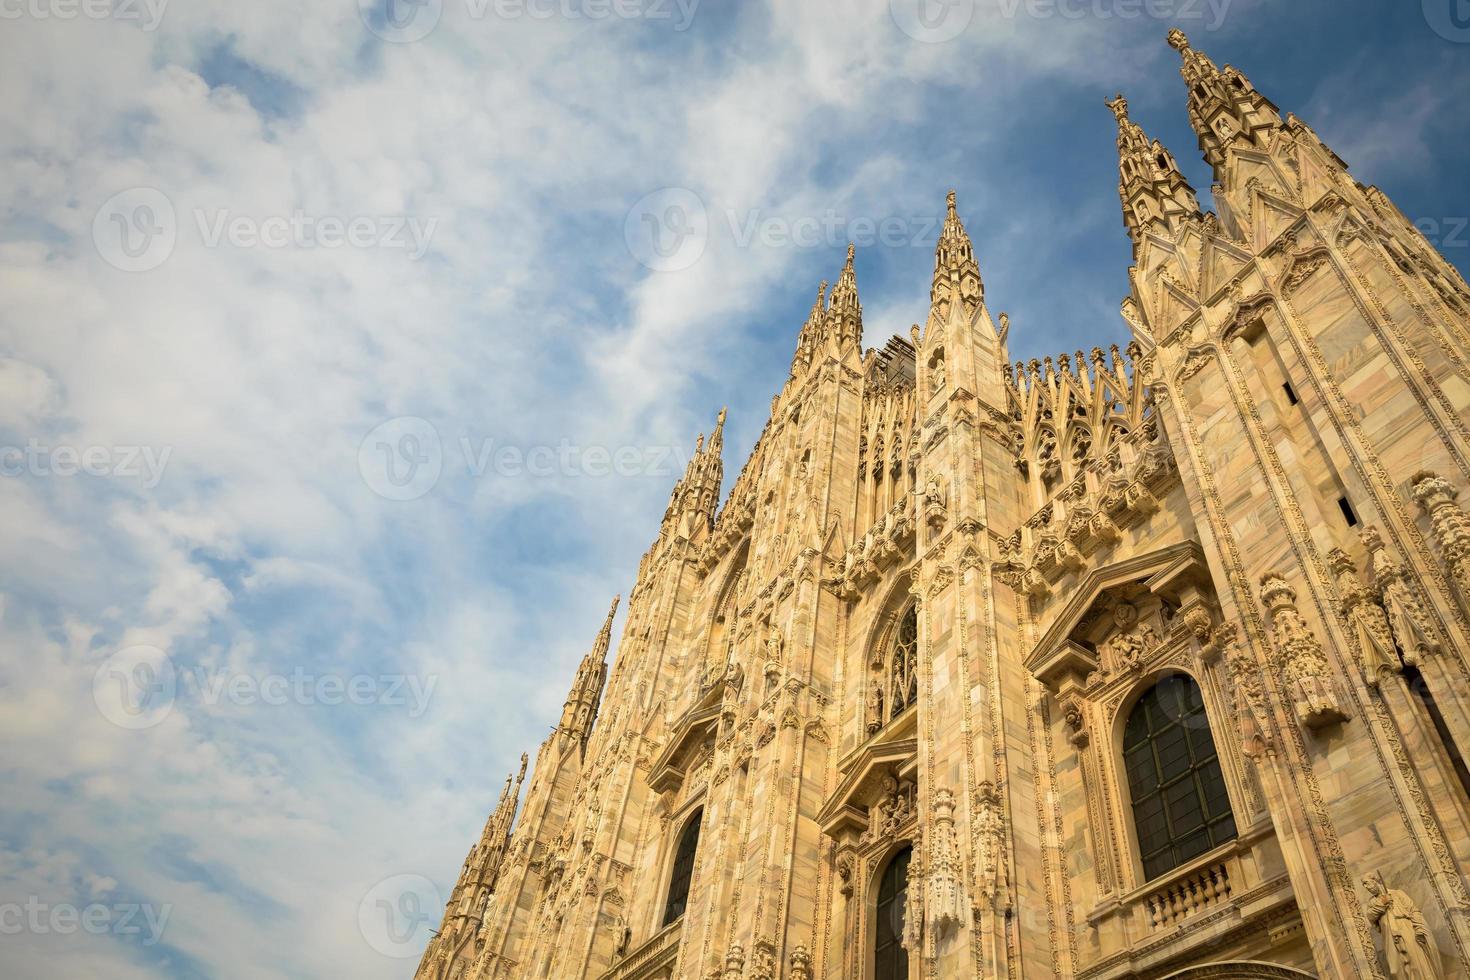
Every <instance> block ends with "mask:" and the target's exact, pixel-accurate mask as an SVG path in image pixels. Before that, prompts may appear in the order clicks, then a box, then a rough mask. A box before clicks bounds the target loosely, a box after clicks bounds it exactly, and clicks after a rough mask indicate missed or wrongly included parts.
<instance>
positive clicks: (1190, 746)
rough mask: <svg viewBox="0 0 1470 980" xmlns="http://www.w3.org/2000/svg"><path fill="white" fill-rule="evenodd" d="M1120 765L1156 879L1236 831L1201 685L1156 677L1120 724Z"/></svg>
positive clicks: (1147, 867) (1148, 869) (1147, 869)
mask: <svg viewBox="0 0 1470 980" xmlns="http://www.w3.org/2000/svg"><path fill="white" fill-rule="evenodd" d="M1123 732H1124V734H1123V768H1124V771H1125V774H1126V776H1127V779H1128V787H1129V790H1130V792H1131V794H1132V797H1133V823H1134V828H1135V830H1136V832H1137V834H1138V849H1139V853H1140V855H1141V857H1142V859H1143V868H1144V874H1145V875H1146V876H1147V877H1149V878H1156V877H1158V876H1159V875H1161V874H1164V873H1165V872H1167V871H1169V870H1171V869H1173V868H1176V867H1178V866H1179V865H1181V864H1183V863H1185V862H1186V861H1188V860H1190V859H1191V858H1194V857H1197V856H1199V855H1200V854H1203V853H1204V852H1205V851H1208V850H1209V849H1210V848H1212V847H1215V846H1217V845H1219V844H1222V843H1224V842H1225V841H1228V840H1230V839H1232V838H1233V837H1234V836H1235V817H1234V815H1233V814H1232V813H1231V810H1230V798H1229V795H1228V794H1227V792H1226V790H1225V780H1224V778H1223V776H1222V775H1221V772H1220V762H1219V759H1218V758H1217V757H1216V750H1215V742H1214V739H1213V738H1211V736H1210V729H1209V725H1208V719H1207V717H1206V715H1205V711H1204V699H1203V696H1202V695H1201V693H1200V690H1199V686H1198V685H1197V684H1195V683H1194V681H1193V680H1192V679H1190V678H1189V677H1186V676H1184V675H1177V676H1174V677H1168V678H1165V679H1163V680H1161V681H1160V682H1159V683H1158V684H1157V685H1155V686H1154V687H1153V688H1152V689H1151V690H1149V691H1148V692H1147V693H1146V694H1144V696H1143V697H1142V698H1140V699H1139V701H1138V704H1137V705H1135V706H1134V708H1133V712H1132V714H1130V715H1129V717H1128V721H1127V723H1126V724H1125V725H1124V729H1123Z"/></svg>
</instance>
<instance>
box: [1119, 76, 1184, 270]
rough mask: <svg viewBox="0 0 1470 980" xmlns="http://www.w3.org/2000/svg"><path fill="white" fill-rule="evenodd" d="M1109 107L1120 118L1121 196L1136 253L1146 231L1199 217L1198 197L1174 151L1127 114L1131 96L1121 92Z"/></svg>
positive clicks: (1169, 226) (1175, 224) (1173, 227)
mask: <svg viewBox="0 0 1470 980" xmlns="http://www.w3.org/2000/svg"><path fill="white" fill-rule="evenodd" d="M1108 108H1109V109H1112V110H1113V115H1114V116H1116V117H1117V119H1118V173H1119V178H1118V197H1119V198H1120V199H1121V200H1122V202H1123V223H1124V224H1125V225H1127V226H1128V236H1129V237H1130V238H1132V239H1133V247H1134V251H1135V257H1136V255H1137V249H1138V246H1139V245H1140V244H1141V243H1142V241H1143V234H1144V232H1145V231H1147V230H1149V229H1155V230H1159V231H1165V232H1167V231H1172V230H1174V229H1175V228H1176V227H1177V222H1178V220H1179V219H1181V218H1183V219H1188V218H1197V217H1200V211H1199V199H1198V198H1197V197H1195V193H1194V188H1192V187H1190V186H1189V182H1188V181H1187V180H1185V179H1184V175H1183V174H1182V173H1180V172H1179V164H1178V163H1177V162H1176V161H1175V159H1174V155H1173V154H1171V153H1170V152H1169V151H1168V149H1167V148H1165V146H1164V144H1162V143H1160V142H1159V141H1158V140H1151V139H1149V137H1148V134H1147V133H1145V132H1144V131H1143V127H1141V126H1139V125H1138V123H1136V122H1134V121H1133V120H1132V119H1130V118H1128V100H1127V99H1125V98H1123V96H1122V95H1118V96H1117V97H1116V98H1114V99H1112V100H1111V101H1109V102H1108Z"/></svg>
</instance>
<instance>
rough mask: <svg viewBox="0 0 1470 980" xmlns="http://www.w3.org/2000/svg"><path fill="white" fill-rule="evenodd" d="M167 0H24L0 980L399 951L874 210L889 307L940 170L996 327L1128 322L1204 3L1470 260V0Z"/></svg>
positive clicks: (236, 970)
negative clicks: (667, 248)
mask: <svg viewBox="0 0 1470 980" xmlns="http://www.w3.org/2000/svg"><path fill="white" fill-rule="evenodd" d="M163 2H164V0H148V2H145V0H115V2H113V0H108V2H103V0H89V6H87V7H86V8H82V7H80V6H77V5H75V4H72V3H70V2H69V0H3V2H0V91H3V92H4V93H5V98H4V99H0V159H3V164H4V173H5V179H4V181H3V182H0V216H3V217H0V468H3V475H0V514H3V515H4V516H3V518H0V602H3V605H0V746H3V748H0V799H3V800H4V806H3V807H0V973H4V974H5V975H6V976H8V977H43V976H45V977H106V978H109V980H127V978H132V977H156V976H164V977H174V978H185V977H250V978H256V977H260V978H265V977H347V976H350V977H363V978H376V977H406V976H408V975H410V974H411V973H412V971H413V969H414V966H415V964H416V960H417V957H418V955H419V953H420V952H421V950H422V948H423V945H424V943H425V941H426V940H427V937H428V929H429V928H430V927H431V926H432V925H436V924H437V922H438V917H439V914H440V911H441V909H440V905H441V903H442V901H443V900H444V899H445V898H447V895H448V891H449V889H450V888H451V887H452V885H453V882H454V878H455V875H456V873H457V872H458V870H459V867H460V864H461V862H462V860H463V858H464V855H465V852H466V850H467V849H468V847H469V846H470V844H471V843H472V841H473V840H474V838H475V836H476V835H477V834H478V833H479V831H480V828H481V826H482V823H483V821H484V818H485V815H486V814H487V813H488V811H489V810H490V808H491V807H492V806H493V803H494V800H495V798H496V796H497V795H498V793H499V790H500V786H501V782H502V780H503V778H504V776H505V774H506V773H507V772H509V771H511V770H513V769H514V767H515V765H516V761H517V758H518V757H519V755H520V753H521V752H522V751H531V752H532V753H533V754H534V751H535V748H536V746H537V745H538V744H539V742H540V740H541V739H542V738H544V737H545V735H546V734H547V732H548V730H549V727H550V726H551V725H552V724H553V723H554V722H555V721H556V720H557V717H558V715H559V712H560V707H561V702H562V700H563V698H564V697H565V693H566V688H567V685H568V684H569V683H570V680H571V677H572V674H573V672H574V670H575V666H576V663H577V661H578V660H579V659H580V657H581V656H582V655H583V654H584V653H585V652H586V650H587V648H588V647H589V646H590V644H591V643H592V641H593V638H594V636H595V635H596V633H597V630H598V627H599V626H600V624H601V621H602V617H603V614H604V611H605V609H606V607H607V603H608V601H609V599H610V598H611V596H612V595H613V594H614V593H618V592H623V593H625V594H626V592H627V591H628V589H629V587H630V586H631V584H632V580H633V576H634V573H635V571H636V569H637V562H638V559H639V557H640V555H641V554H642V553H643V551H644V549H645V548H647V546H648V545H649V543H650V542H651V541H652V539H653V537H654V536H655V534H656V532H657V527H658V521H659V518H660V517H661V516H662V513H663V509H664V506H665V504H666V502H667V497H668V492H669V489H670V488H671V486H672V485H673V482H674V480H675V479H676V478H677V476H678V475H679V473H680V472H681V471H682V467H683V463H684V461H685V460H686V459H687V457H688V454H689V452H690V450H691V449H692V447H693V443H694V439H695V436H696V435H697V434H698V433H699V432H701V431H708V429H709V427H710V425H711V424H712V421H713V417H714V415H715V413H716V411H717V410H718V409H719V408H720V407H721V406H722V405H728V406H729V409H730V421H729V425H728V430H727V433H728V434H727V440H726V448H727V453H728V456H727V459H726V471H727V474H729V478H730V479H733V477H734V475H735V474H736V473H737V472H738V471H739V468H740V465H741V462H742V461H743V458H744V454H745V453H746V452H747V451H748V450H749V448H750V446H751V444H752V443H753V441H754V439H755V437H756V435H757V434H758V433H759V431H760V429H761V427H762V425H763V424H764V422H765V419H766V417H767V414H768V411H769V402H770V398H771V396H772V395H773V394H774V393H775V392H776V391H777V390H779V388H780V386H781V384H782V382H783V381H784V380H785V377H786V375H787V372H788V370H789V365H790V358H791V353H792V350H793V347H794V342H795V337H796V334H797V331H798V328H799V327H800V324H801V322H802V319H803V317H804V316H805V314H806V312H807V310H808V309H809V308H810V306H811V302H812V297H813V295H814V293H815V290H816V286H817V283H818V282H819V281H820V280H822V279H824V278H834V279H835V276H836V274H837V272H838V270H839V268H840V267H841V263H842V259H843V254H844V249H845V245H846V242H847V241H848V240H849V238H851V237H855V238H857V239H858V240H859V246H860V247H859V249H858V253H857V276H858V282H859V289H860V294H861V298H862V301H863V304H864V309H865V318H864V319H865V326H866V343H867V345H868V346H880V345H881V344H882V343H883V342H884V340H885V339H886V338H887V337H888V336H889V335H890V334H892V333H895V332H899V333H907V328H908V325H909V324H910V323H911V322H914V321H918V320H922V319H923V317H924V316H925V313H926V309H925V299H926V294H927V289H928V281H929V276H930V272H931V270H932V262H933V246H934V240H935V238H936V237H937V234H938V221H939V219H940V217H941V216H942V213H943V208H944V195H945V192H946V191H948V190H949V189H951V188H953V189H955V190H956V191H957V192H958V195H959V207H960V211H961V214H962V216H963V217H964V219H965V221H966V223H967V225H968V228H969V231H970V233H971V235H972V237H973V238H974V241H975V250H976V255H977V257H978V259H979V262H980V266H981V270H982V274H983V276H984V279H985V284H986V290H987V300H988V302H989V304H990V307H991V309H992V310H993V311H996V312H999V311H1001V310H1005V311H1009V313H1010V315H1011V322H1012V329H1011V351H1012V355H1013V356H1014V357H1018V358H1030V357H1041V356H1045V355H1047V354H1056V353H1059V352H1062V351H1071V350H1073V349H1075V348H1077V347H1087V348H1090V347H1092V346H1093V345H1096V344H1101V345H1104V346H1105V345H1107V344H1108V343H1121V342H1123V341H1124V340H1125V339H1126V337H1125V334H1124V331H1123V321H1122V320H1121V318H1120V317H1119V315H1118V304H1119V301H1120V300H1121V299H1122V297H1123V296H1124V295H1125V290H1126V285H1127V267H1128V262H1129V256H1130V252H1129V244H1128V240H1127V236H1126V234H1125V233H1124V230H1123V227H1122V223H1121V218H1120V214H1119V206H1118V200H1117V194H1116V187H1117V170H1116V157H1115V150H1114V138H1115V133H1116V129H1115V124H1114V121H1113V118H1112V115H1111V114H1110V113H1109V112H1108V110H1107V109H1106V108H1105V107H1104V105H1103V100H1104V99H1105V98H1107V97H1109V96H1111V95H1112V94H1113V93H1115V92H1117V91H1119V90H1121V91H1123V92H1124V93H1126V94H1127V95H1128V97H1129V99H1130V101H1131V103H1132V106H1133V115H1134V117H1135V118H1136V119H1137V120H1138V121H1139V122H1140V123H1141V124H1142V125H1143V126H1144V127H1145V128H1146V129H1147V130H1148V131H1149V132H1150V134H1151V135H1154V136H1157V137H1159V138H1161V139H1163V140H1164V142H1165V143H1166V144H1167V145H1168V146H1169V147H1170V148H1171V149H1172V150H1173V151H1174V152H1175V154H1176V156H1178V158H1179V160H1180V162H1181V164H1182V165H1183V166H1184V168H1185V170H1186V174H1187V175H1188V176H1189V177H1190V179H1191V180H1192V181H1193V182H1194V184H1195V186H1196V188H1198V189H1199V190H1200V192H1201V197H1202V199H1205V200H1206V201H1207V200H1208V188H1209V183H1210V181H1209V179H1208V175H1207V172H1206V169H1205V168H1204V166H1203V165H1202V163H1201V162H1200V158H1199V154H1198V152H1197V150H1196V143H1195V138H1194V135H1193V133H1192V132H1191V131H1190V129H1189V126H1188V121H1187V118H1186V115H1185V90H1184V86H1183V83H1182V81H1181V80H1180V78H1179V76H1178V71H1177V69H1178V56H1177V54H1175V52H1173V51H1171V50H1170V49H1169V48H1168V47H1167V46H1166V45H1165V43H1164V35H1165V32H1166V31H1167V29H1168V28H1169V27H1171V26H1174V25H1175V24H1176V23H1177V24H1178V25H1179V26H1181V27H1183V28H1184V29H1185V30H1186V31H1187V32H1188V33H1189V34H1190V35H1191V37H1192V39H1193V40H1194V42H1195V44H1196V46H1198V47H1200V48H1202V49H1204V50H1205V51H1207V52H1208V53H1210V54H1211V55H1212V56H1213V57H1214V58H1215V59H1216V60H1217V61H1219V62H1221V63H1225V62H1230V63H1233V64H1235V65H1236V66H1238V67H1240V68H1241V69H1242V70H1244V71H1245V72H1246V73H1247V74H1248V75H1249V76H1250V77H1251V79H1252V81H1253V82H1254V83H1255V84H1256V86H1257V87H1258V88H1259V89H1261V91H1263V92H1264V93H1265V94H1266V95H1267V96H1268V97H1270V98H1271V99H1273V100H1274V101H1275V102H1276V103H1277V104H1278V105H1279V106H1281V108H1282V109H1283V111H1291V112H1295V113H1297V114H1298V115H1299V116H1301V117H1302V118H1303V119H1304V120H1306V121H1307V122H1308V123H1309V124H1311V125H1313V126H1314V127H1315V128H1316V129H1317V131H1318V132H1319V133H1320V134H1321V135H1322V136H1323V137H1324V138H1325V139H1326V140H1327V141H1328V143H1329V144H1330V145H1331V146H1333V147H1334V148H1335V149H1336V150H1337V151H1338V153H1339V154H1340V155H1341V156H1342V157H1343V158H1344V159H1345V160H1347V161H1348V163H1349V164H1350V165H1351V166H1352V168H1353V172H1354V174H1355V175H1356V176H1357V177H1358V178H1359V179H1360V180H1363V181H1365V182H1372V183H1377V184H1379V185H1380V186H1382V187H1383V188H1384V189H1385V190H1386V191H1387V193H1388V194H1389V195H1390V196H1391V197H1392V198H1393V199H1394V200H1395V201H1396V203H1398V204H1399V206H1400V207H1401V208H1402V209H1403V210H1404V211H1405V212H1406V213H1407V214H1409V215H1410V216H1411V217H1414V218H1416V219H1419V220H1421V222H1422V223H1423V226H1424V227H1425V229H1426V231H1428V232H1429V233H1430V234H1431V237H1434V238H1436V239H1437V240H1439V241H1440V242H1441V244H1442V246H1443V248H1444V251H1445V254H1446V255H1447V256H1448V257H1449V258H1450V260H1451V261H1453V262H1454V263H1456V264H1457V265H1458V266H1459V267H1460V268H1461V269H1462V270H1463V269H1466V268H1467V267H1470V230H1467V228H1466V221H1467V219H1466V217H1465V216H1467V215H1470V180H1467V179H1466V174H1467V173H1470V138H1467V129H1466V116H1465V113H1464V106H1465V105H1466V104H1467V96H1470V25H1467V26H1466V27H1465V28H1459V27H1458V26H1457V25H1458V23H1459V21H1456V20H1454V19H1452V17H1451V12H1452V10H1454V9H1455V8H1453V7H1452V6H1451V3H1452V2H1454V3H1460V11H1461V13H1462V14H1463V13H1465V11H1464V10H1463V3H1462V0H1423V4H1422V6H1421V4H1420V2H1418V0H1403V2H1393V3H1388V2H1379V0H1353V2H1349V0H1289V2H1288V0H1276V2H1267V0H1229V2H1227V0H1214V3H1213V5H1212V4H1211V3H1210V2H1208V0H1151V2H1150V3H1149V4H1148V5H1147V6H1146V5H1145V4H1144V3H1143V2H1142V0H1062V3H1061V6H1060V8H1059V7H1058V6H1057V5H1056V4H1052V3H1046V2H1043V0H975V2H973V3H971V2H970V0H950V2H949V4H948V5H947V6H946V5H943V4H939V3H938V2H937V0H936V2H935V3H934V4H933V5H932V6H928V7H927V8H926V13H927V14H928V15H929V19H928V24H930V25H931V26H930V27H924V26H923V25H924V23H925V22H924V21H920V20H918V19H916V13H917V11H916V6H915V5H916V2H917V0H893V2H892V3H890V2H888V0H871V2H859V0H847V2H843V3H840V4H839V3H836V2H832V3H826V2H814V0H786V2H775V0H771V2H763V3H761V2H749V3H730V2H715V0H704V2H701V3H696V4H693V6H691V3H692V0H684V5H683V6H682V7H681V6H680V5H679V4H678V3H676V2H675V0H625V2H624V5H623V6H622V7H621V8H620V9H622V10H624V11H625V12H632V13H635V14H638V16H631V17H626V16H616V15H614V16H604V17H600V18H599V17H593V16H588V15H589V14H595V13H599V12H606V11H608V10H610V9H613V8H612V7H611V5H610V4H609V3H606V2H601V0H554V2H553V0H530V2H529V6H528V5H526V4H522V3H517V2H515V0H422V3H421V4H420V5H419V6H416V7H415V6H407V5H406V0H396V2H397V5H396V6H395V7H393V8H388V7H386V6H385V5H384V4H385V2H386V0H363V2H362V4H356V3H355V2H354V0H323V2H316V3H308V4H296V3H284V2H280V0H259V2H249V3H240V2H230V3H226V2H223V0H172V2H170V3H167V4H166V5H163V6H160V4H163ZM149 3H151V4H152V6H151V7H150V6H149ZM533 13H534V14H536V15H537V16H533ZM548 13H549V14H550V15H549V16H544V15H545V14H548ZM98 14H102V15H104V16H98ZM574 15H575V16H574ZM1461 20H1464V18H1463V17H1462V18H1461ZM905 25H906V26H907V27H908V30H907V31H905V29H904V26H905ZM944 35H953V36H950V37H947V38H946V37H945V36H944ZM829 211H830V213H831V217H827V216H828V212H829ZM293 216H296V217H295V218H294V220H292V219H293ZM812 219H815V220H816V224H815V225H812V224H810V222H811V221H812ZM885 220H886V221H887V223H886V225H883V226H880V227H886V228H887V229H888V233H887V234H886V235H885V236H884V237H885V239H886V240H885V241H877V240H873V239H875V238H876V237H877V236H875V235H874V234H873V229H874V227H875V226H878V223H880V222H884V221H885ZM649 221H652V222H653V223H654V228H656V229H657V230H658V231H659V233H660V235H661V236H663V237H660V238H659V239H657V240H655V239H653V238H651V237H650V226H649V225H648V223H647V222H649ZM334 222H335V226H334ZM804 222H806V223H804ZM863 222H868V223H869V224H864V223H863ZM349 227H350V228H351V229H352V235H351V240H350V241H342V240H341V239H342V238H343V237H344V232H345V230H346V229H347V228H349ZM803 228H805V229H808V230H810V229H812V228H815V229H816V231H817V234H815V236H807V237H803V239H802V240H801V241H799V242H796V243H792V242H790V241H788V240H786V239H785V238H783V232H786V231H790V230H798V231H799V230H801V229H803ZM413 229H417V231H416V232H413V233H411V231H412V230H413ZM682 229H692V230H693V231H694V234H693V235H691V236H686V237H684V238H682V239H673V238H669V237H668V236H670V235H672V234H673V233H674V232H675V231H679V230H682ZM415 235H416V236H417V237H415ZM865 236H866V239H865ZM670 242H673V243H674V244H676V245H678V246H679V247H678V248H676V249H673V250H672V251H671V252H668V253H667V254H664V252H663V251H660V250H659V249H657V248H655V245H657V244H663V245H667V244H669V243H670ZM538 447H541V448H540V449H538ZM589 449H592V450H594V451H592V452H588V450H589ZM602 450H605V451H606V452H607V453H608V454H610V455H611V457H612V461H613V464H614V465H613V467H612V468H613V469H614V470H615V471H616V472H613V473H609V472H608V470H609V464H608V460H607V458H606V457H604V456H602V455H600V451H602ZM385 453H386V454H387V455H384V454H385ZM390 464H391V467H392V468H391V469H390V468H389V467H390ZM728 482H729V480H727V484H728ZM620 621H621V617H620Z"/></svg>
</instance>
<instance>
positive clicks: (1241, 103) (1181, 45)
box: [1169, 27, 1281, 180]
mask: <svg viewBox="0 0 1470 980" xmlns="http://www.w3.org/2000/svg"><path fill="white" fill-rule="evenodd" d="M1169 46H1170V47H1171V48H1173V49H1174V50H1175V51H1178V52H1179V55H1180V57H1181V58H1182V59H1183V64H1182V65H1181V67H1180V69H1179V73H1180V74H1181V75H1183V76H1184V81H1185V84H1186V85H1188V86H1189V122H1190V125H1192V126H1193V127H1194V131H1195V132H1196V133H1197V134H1199V148H1200V151H1201V152H1203V153H1204V156H1205V161H1206V162H1207V163H1209V165H1210V166H1211V167H1212V168H1214V171H1215V179H1216V180H1220V179H1221V178H1222V175H1223V173H1224V165H1225V156H1226V152H1227V151H1228V150H1229V148H1230V147H1231V146H1232V145H1233V144H1234V143H1235V142H1236V141H1238V140H1244V141H1246V142H1247V143H1250V144H1253V145H1255V146H1256V147H1257V148H1258V149H1264V148H1265V147H1266V141H1267V137H1268V136H1269V134H1270V133H1271V131H1273V130H1274V129H1276V128H1277V127H1279V126H1280V125H1281V113H1280V111H1279V110H1277V108H1276V106H1274V105H1272V103H1271V101H1270V100H1269V99H1267V98H1266V97H1265V96H1264V95H1262V94H1261V93H1259V92H1257V91H1256V89H1255V86H1253V85H1251V83H1250V79H1248V78H1246V77H1245V75H1243V74H1241V73H1240V72H1239V71H1237V70H1236V69H1235V68H1233V67H1231V66H1230V65H1226V66H1225V67H1224V68H1220V67H1218V66H1217V65H1216V64H1215V63H1214V62H1213V61H1211V60H1210V57H1209V56H1208V55H1206V54H1205V53H1204V52H1203V51H1196V50H1195V49H1194V48H1193V47H1191V46H1190V43H1189V38H1188V36H1186V35H1185V33H1184V32H1183V31H1181V30H1179V29H1178V28H1177V27H1176V28H1174V29H1173V30H1172V31H1170V32H1169Z"/></svg>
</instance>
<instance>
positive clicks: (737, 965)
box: [724, 943, 745, 980]
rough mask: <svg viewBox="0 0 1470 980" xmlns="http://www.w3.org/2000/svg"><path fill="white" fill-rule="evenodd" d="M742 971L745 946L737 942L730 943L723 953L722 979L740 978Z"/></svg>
mask: <svg viewBox="0 0 1470 980" xmlns="http://www.w3.org/2000/svg"><path fill="white" fill-rule="evenodd" d="M744 972H745V947H744V946H741V945H740V944H739V943H731V944H730V950H729V952H727V953H726V954H725V978H724V980H741V974H743V973H744Z"/></svg>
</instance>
